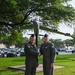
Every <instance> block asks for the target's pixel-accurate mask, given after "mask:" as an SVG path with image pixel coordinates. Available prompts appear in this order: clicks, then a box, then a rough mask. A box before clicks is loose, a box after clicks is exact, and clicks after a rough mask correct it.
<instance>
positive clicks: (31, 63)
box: [24, 34, 38, 75]
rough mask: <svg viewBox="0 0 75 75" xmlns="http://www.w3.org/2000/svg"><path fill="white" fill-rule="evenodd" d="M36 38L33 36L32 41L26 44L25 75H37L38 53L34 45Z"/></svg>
mask: <svg viewBox="0 0 75 75" xmlns="http://www.w3.org/2000/svg"><path fill="white" fill-rule="evenodd" d="M34 40H35V37H34V35H33V34H32V35H31V37H30V41H29V42H28V43H27V44H25V48H24V50H25V55H26V62H25V63H26V72H25V75H35V73H36V67H37V64H38V51H37V48H36V46H35V45H34Z"/></svg>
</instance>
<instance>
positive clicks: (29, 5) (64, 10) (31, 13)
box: [0, 0, 75, 40]
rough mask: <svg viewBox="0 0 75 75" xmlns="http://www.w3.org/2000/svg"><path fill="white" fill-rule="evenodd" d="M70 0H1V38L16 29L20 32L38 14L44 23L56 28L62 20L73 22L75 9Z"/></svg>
mask: <svg viewBox="0 0 75 75" xmlns="http://www.w3.org/2000/svg"><path fill="white" fill-rule="evenodd" d="M69 1H71V0H0V36H1V37H0V39H2V38H3V37H4V36H8V35H12V34H14V33H15V30H16V31H17V33H19V30H22V28H23V27H24V26H26V25H28V24H31V20H33V19H34V18H35V17H36V16H38V17H39V18H40V20H39V21H41V22H42V25H45V26H48V27H50V28H54V29H55V28H57V27H58V23H60V22H66V23H67V24H69V23H71V22H72V21H73V20H74V19H75V9H74V8H73V7H72V6H71V5H70V4H68V2H69ZM17 33H15V34H16V35H17ZM16 35H15V37H14V39H15V38H16ZM11 38H12V37H11ZM16 40H17V39H16Z"/></svg>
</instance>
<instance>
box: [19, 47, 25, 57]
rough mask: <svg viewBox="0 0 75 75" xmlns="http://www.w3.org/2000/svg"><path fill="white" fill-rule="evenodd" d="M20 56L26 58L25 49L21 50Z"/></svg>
mask: <svg viewBox="0 0 75 75" xmlns="http://www.w3.org/2000/svg"><path fill="white" fill-rule="evenodd" d="M20 56H25V51H24V48H21V49H20Z"/></svg>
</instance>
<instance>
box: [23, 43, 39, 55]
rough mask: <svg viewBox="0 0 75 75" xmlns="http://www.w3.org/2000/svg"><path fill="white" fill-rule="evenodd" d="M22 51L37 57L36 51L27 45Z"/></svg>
mask: <svg viewBox="0 0 75 75" xmlns="http://www.w3.org/2000/svg"><path fill="white" fill-rule="evenodd" d="M24 50H25V52H26V53H29V54H31V55H38V52H37V50H34V49H32V48H31V47H30V45H29V44H25V49H24Z"/></svg>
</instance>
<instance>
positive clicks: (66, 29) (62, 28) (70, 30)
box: [50, 0, 75, 40]
mask: <svg viewBox="0 0 75 75" xmlns="http://www.w3.org/2000/svg"><path fill="white" fill-rule="evenodd" d="M70 4H72V6H73V7H74V8H75V0H72V1H71V2H70ZM59 29H60V31H62V32H64V33H70V34H73V32H74V30H73V28H70V27H67V26H65V25H63V24H61V25H60V27H59ZM50 38H53V39H57V38H59V39H62V40H65V39H70V38H71V37H67V36H64V35H60V34H53V33H52V34H51V35H50Z"/></svg>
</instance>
